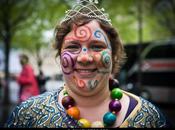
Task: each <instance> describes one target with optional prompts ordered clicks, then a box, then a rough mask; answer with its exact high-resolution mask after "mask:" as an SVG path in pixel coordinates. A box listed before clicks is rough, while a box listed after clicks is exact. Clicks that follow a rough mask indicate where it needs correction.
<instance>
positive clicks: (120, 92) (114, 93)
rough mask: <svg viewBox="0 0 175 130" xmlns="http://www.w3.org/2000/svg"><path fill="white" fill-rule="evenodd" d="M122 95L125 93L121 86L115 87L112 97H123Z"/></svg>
mask: <svg viewBox="0 0 175 130" xmlns="http://www.w3.org/2000/svg"><path fill="white" fill-rule="evenodd" d="M122 96H123V93H122V91H121V89H119V88H114V89H113V90H112V92H111V97H112V99H121V98H122Z"/></svg>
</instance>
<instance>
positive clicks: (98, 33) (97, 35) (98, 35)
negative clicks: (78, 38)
mask: <svg viewBox="0 0 175 130" xmlns="http://www.w3.org/2000/svg"><path fill="white" fill-rule="evenodd" d="M94 36H95V37H96V38H98V39H100V38H103V39H104V40H105V44H106V46H107V47H108V48H109V49H111V45H110V43H109V42H108V40H107V38H106V36H105V35H104V34H103V32H102V31H100V30H97V31H95V33H94Z"/></svg>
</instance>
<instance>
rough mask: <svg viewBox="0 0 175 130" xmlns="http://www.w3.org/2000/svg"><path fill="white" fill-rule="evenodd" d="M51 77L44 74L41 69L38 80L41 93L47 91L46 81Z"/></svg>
mask: <svg viewBox="0 0 175 130" xmlns="http://www.w3.org/2000/svg"><path fill="white" fill-rule="evenodd" d="M49 79H50V78H49V77H47V76H45V75H44V73H43V71H42V70H40V71H39V74H38V76H37V82H38V85H39V89H40V93H44V92H46V91H47V90H46V83H47V81H48V80H49Z"/></svg>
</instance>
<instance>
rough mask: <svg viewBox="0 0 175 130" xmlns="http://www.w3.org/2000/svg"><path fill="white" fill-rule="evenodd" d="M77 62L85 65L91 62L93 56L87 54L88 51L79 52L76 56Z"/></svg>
mask: <svg viewBox="0 0 175 130" xmlns="http://www.w3.org/2000/svg"><path fill="white" fill-rule="evenodd" d="M77 62H78V63H81V64H83V65H87V64H90V63H92V62H93V57H92V56H91V55H90V54H88V53H85V54H80V55H79V56H78V57H77Z"/></svg>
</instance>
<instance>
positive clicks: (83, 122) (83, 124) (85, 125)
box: [78, 118, 91, 128]
mask: <svg viewBox="0 0 175 130" xmlns="http://www.w3.org/2000/svg"><path fill="white" fill-rule="evenodd" d="M78 122H79V123H80V124H81V127H82V128H90V127H91V123H90V122H89V121H88V120H86V119H84V118H81V119H80V120H79V121H78Z"/></svg>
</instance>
